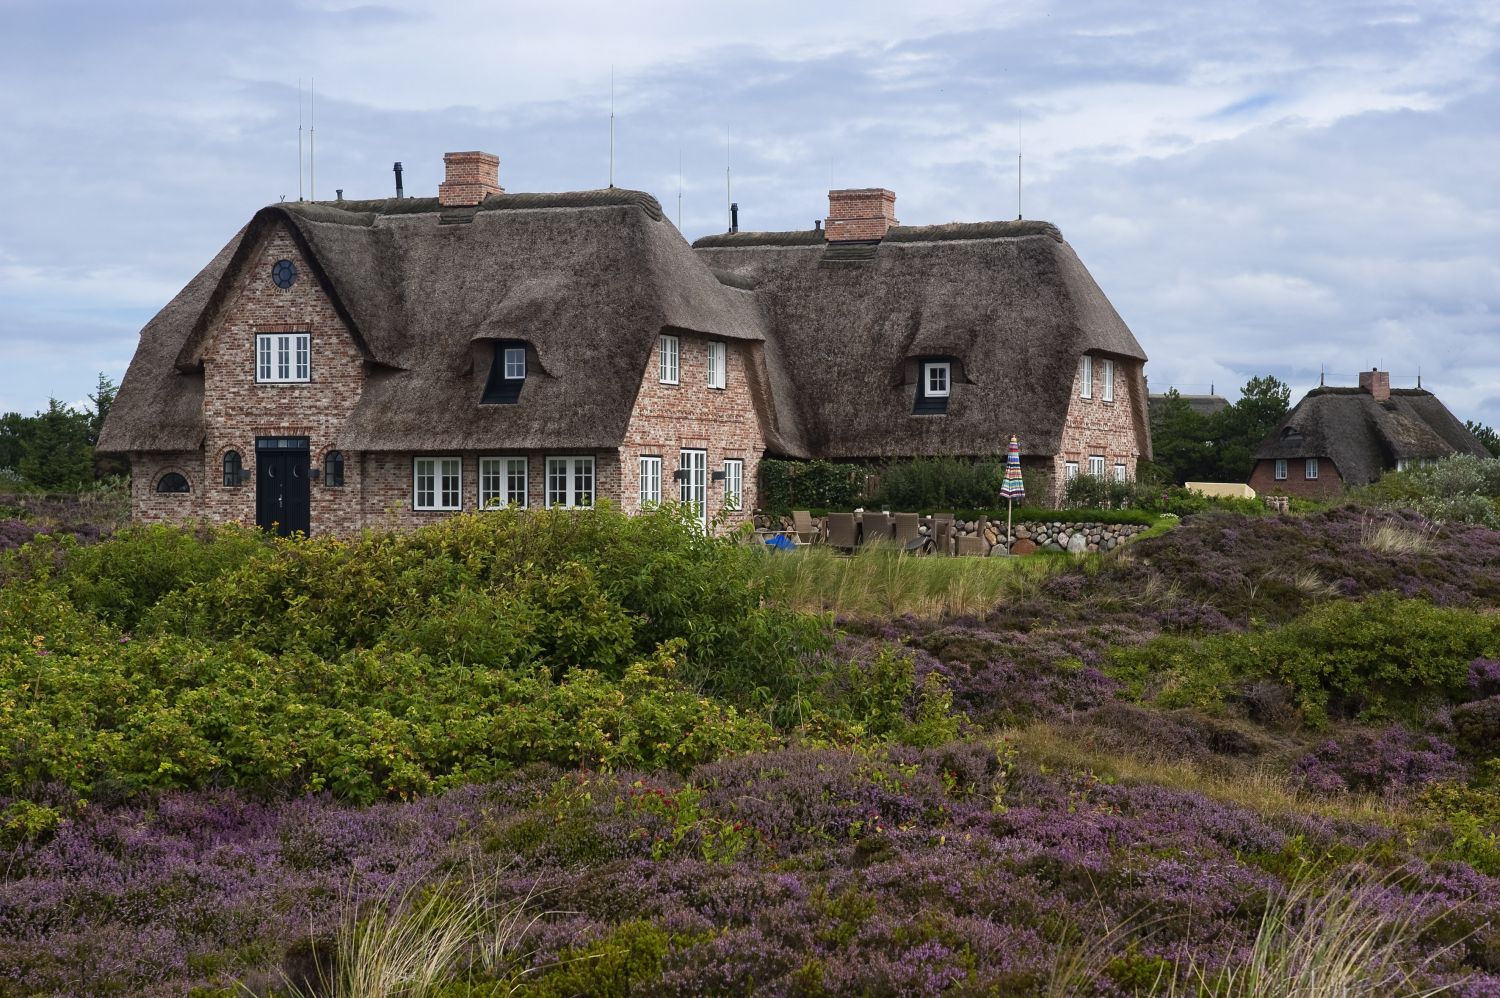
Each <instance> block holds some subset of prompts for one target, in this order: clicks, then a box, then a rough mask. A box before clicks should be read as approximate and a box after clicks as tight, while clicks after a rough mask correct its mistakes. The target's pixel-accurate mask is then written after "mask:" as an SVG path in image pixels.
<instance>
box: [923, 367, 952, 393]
mask: <svg viewBox="0 0 1500 998" xmlns="http://www.w3.org/2000/svg"><path fill="white" fill-rule="evenodd" d="M952 374H953V365H952V364H950V363H949V362H948V361H946V360H938V361H932V362H930V363H927V364H923V365H922V382H923V384H924V385H925V387H926V391H925V394H926V395H927V397H928V398H930V399H945V398H947V397H948V390H949V387H950V386H951V385H952Z"/></svg>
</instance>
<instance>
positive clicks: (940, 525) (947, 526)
mask: <svg viewBox="0 0 1500 998" xmlns="http://www.w3.org/2000/svg"><path fill="white" fill-rule="evenodd" d="M932 543H933V545H934V550H935V551H936V552H937V553H938V554H952V553H953V514H952V513H939V514H936V515H934V516H933V518H932Z"/></svg>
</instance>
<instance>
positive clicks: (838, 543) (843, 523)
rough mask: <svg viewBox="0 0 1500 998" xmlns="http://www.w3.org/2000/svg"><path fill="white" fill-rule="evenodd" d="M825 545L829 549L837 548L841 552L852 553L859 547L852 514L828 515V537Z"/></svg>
mask: <svg viewBox="0 0 1500 998" xmlns="http://www.w3.org/2000/svg"><path fill="white" fill-rule="evenodd" d="M826 543H827V544H828V546H829V547H832V548H838V549H839V550H841V551H853V550H854V549H855V548H856V547H858V546H859V538H858V536H857V534H856V531H855V528H854V514H853V513H829V514H828V537H827V539H826Z"/></svg>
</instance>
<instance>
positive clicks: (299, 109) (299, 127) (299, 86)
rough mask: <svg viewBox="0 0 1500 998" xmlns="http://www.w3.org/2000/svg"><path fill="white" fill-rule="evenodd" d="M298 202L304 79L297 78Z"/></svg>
mask: <svg viewBox="0 0 1500 998" xmlns="http://www.w3.org/2000/svg"><path fill="white" fill-rule="evenodd" d="M297 200H298V201H301V200H302V77H300V76H299V77H297Z"/></svg>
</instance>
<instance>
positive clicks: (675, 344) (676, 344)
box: [656, 336, 682, 385]
mask: <svg viewBox="0 0 1500 998" xmlns="http://www.w3.org/2000/svg"><path fill="white" fill-rule="evenodd" d="M657 353H658V354H659V356H658V358H657V366H656V377H657V380H659V381H660V382H661V383H662V384H664V385H675V384H677V379H678V374H679V373H681V372H680V370H679V363H678V362H679V360H680V359H681V356H682V344H681V342H680V341H679V340H678V339H677V337H675V336H663V337H662V338H661V340H660V342H659V343H658V345H657Z"/></svg>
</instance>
